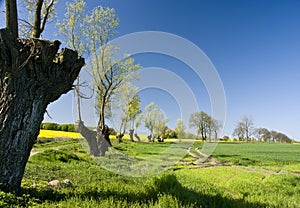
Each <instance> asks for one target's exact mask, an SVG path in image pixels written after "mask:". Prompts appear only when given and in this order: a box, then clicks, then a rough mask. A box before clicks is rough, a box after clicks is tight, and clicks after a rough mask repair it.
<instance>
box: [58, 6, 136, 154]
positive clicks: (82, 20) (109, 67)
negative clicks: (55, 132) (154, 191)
mask: <svg viewBox="0 0 300 208" xmlns="http://www.w3.org/2000/svg"><path fill="white" fill-rule="evenodd" d="M84 6H85V3H84V1H83V0H75V1H73V2H72V3H69V4H67V12H66V14H65V18H64V20H63V21H62V22H60V23H59V25H60V26H61V27H60V32H61V33H62V34H63V35H64V36H65V37H66V39H67V40H68V41H67V42H66V44H67V45H69V46H70V47H73V48H74V49H76V48H78V49H81V48H82V49H83V51H82V53H84V54H85V55H86V56H87V58H88V60H89V63H88V65H87V68H88V70H90V72H91V74H92V75H93V76H92V77H93V82H94V92H95V95H96V101H97V103H96V110H97V114H98V116H99V120H98V124H97V130H96V132H94V131H92V130H90V129H88V128H87V127H86V126H85V125H84V122H83V121H82V120H81V116H80V105H79V104H80V98H79V99H78V112H79V121H78V131H79V132H80V133H81V134H82V135H83V136H84V138H85V139H86V140H87V142H88V144H89V147H90V154H91V155H93V156H98V155H102V156H103V155H105V152H106V151H107V149H108V147H109V146H111V143H110V140H109V135H110V131H109V128H108V126H107V124H106V119H107V118H108V117H109V116H110V115H111V110H112V106H113V103H114V102H116V101H117V99H116V95H117V92H118V89H120V88H121V87H122V85H123V84H124V83H125V82H128V81H130V79H129V78H130V77H134V76H132V73H133V72H135V71H136V70H138V69H139V68H140V66H139V65H135V64H134V60H133V58H131V57H130V56H125V57H124V58H123V59H122V60H119V59H117V58H116V57H114V54H115V52H116V50H117V49H116V46H113V45H110V44H109V40H110V39H111V38H113V37H114V35H115V34H116V28H117V26H118V25H119V19H118V18H117V15H116V12H115V10H114V9H112V8H104V7H102V6H98V7H96V8H94V9H93V10H92V12H91V14H89V15H86V14H85V10H84ZM78 26H79V27H78ZM65 28H68V29H65ZM76 28H80V29H76ZM80 51H81V50H80ZM76 89H77V90H76V91H77V95H78V97H80V90H79V81H78V82H77V88H76Z"/></svg>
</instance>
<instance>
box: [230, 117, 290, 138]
mask: <svg viewBox="0 0 300 208" xmlns="http://www.w3.org/2000/svg"><path fill="white" fill-rule="evenodd" d="M233 136H235V137H237V138H238V139H239V140H240V141H243V142H245V141H246V142H249V141H251V140H253V139H255V138H256V139H257V140H258V141H259V142H280V143H292V142H293V140H292V139H291V138H289V137H288V136H287V135H285V134H283V133H281V132H277V131H274V130H268V129H266V128H255V127H254V123H253V121H252V119H251V118H250V117H249V116H243V117H242V119H241V120H240V121H239V122H238V123H237V125H236V127H235V129H234V132H233Z"/></svg>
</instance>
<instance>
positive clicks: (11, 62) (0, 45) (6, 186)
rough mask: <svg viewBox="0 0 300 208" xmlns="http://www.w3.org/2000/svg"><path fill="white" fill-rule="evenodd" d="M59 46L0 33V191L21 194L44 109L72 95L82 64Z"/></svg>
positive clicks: (2, 30) (72, 52)
mask: <svg viewBox="0 0 300 208" xmlns="http://www.w3.org/2000/svg"><path fill="white" fill-rule="evenodd" d="M59 45H60V43H59V42H58V41H54V42H50V41H45V40H37V39H34V40H33V39H31V40H22V41H19V42H17V41H16V39H15V38H13V37H12V36H11V32H10V31H9V30H8V29H1V30H0V54H1V56H0V188H1V189H2V190H5V191H12V192H18V191H20V185H21V180H22V177H23V174H24V170H25V165H26V163H27V160H28V157H29V154H30V150H31V148H32V146H33V144H34V143H35V142H36V139H37V136H38V134H39V128H40V124H41V122H42V120H43V116H44V113H45V111H46V108H47V105H48V104H49V103H50V102H53V101H55V100H57V99H58V98H59V97H60V96H61V95H62V94H64V93H67V92H68V91H69V90H71V89H72V84H73V82H74V80H75V79H76V77H77V76H78V74H79V71H80V69H81V67H82V66H83V65H84V60H83V59H82V58H78V54H77V53H76V52H74V51H71V50H69V49H62V50H61V52H60V53H59V54H57V51H58V49H59Z"/></svg>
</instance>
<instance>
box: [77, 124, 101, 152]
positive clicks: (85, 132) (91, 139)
mask: <svg viewBox="0 0 300 208" xmlns="http://www.w3.org/2000/svg"><path fill="white" fill-rule="evenodd" d="M77 131H78V132H79V133H80V134H81V135H82V136H83V137H84V138H85V140H86V141H87V143H88V145H89V148H90V155H92V156H99V154H100V150H99V148H98V144H97V140H96V135H97V132H96V131H93V130H90V129H89V128H87V127H86V126H85V125H84V123H83V121H78V128H77Z"/></svg>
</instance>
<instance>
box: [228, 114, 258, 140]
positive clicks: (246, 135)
mask: <svg viewBox="0 0 300 208" xmlns="http://www.w3.org/2000/svg"><path fill="white" fill-rule="evenodd" d="M253 133H254V124H253V121H252V119H251V118H250V117H249V116H246V115H245V116H243V117H242V119H241V120H240V121H239V122H238V124H237V126H236V128H235V129H234V133H233V134H234V135H236V136H238V137H239V139H242V140H243V141H244V140H246V142H249V141H250V139H251V138H250V137H251V136H252V135H253Z"/></svg>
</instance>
